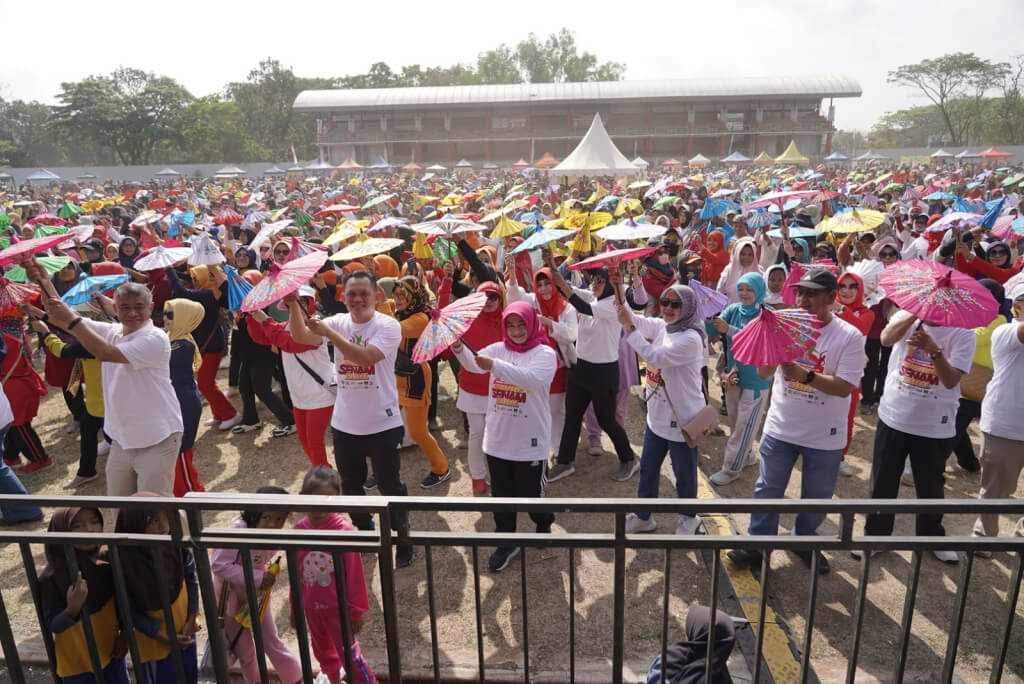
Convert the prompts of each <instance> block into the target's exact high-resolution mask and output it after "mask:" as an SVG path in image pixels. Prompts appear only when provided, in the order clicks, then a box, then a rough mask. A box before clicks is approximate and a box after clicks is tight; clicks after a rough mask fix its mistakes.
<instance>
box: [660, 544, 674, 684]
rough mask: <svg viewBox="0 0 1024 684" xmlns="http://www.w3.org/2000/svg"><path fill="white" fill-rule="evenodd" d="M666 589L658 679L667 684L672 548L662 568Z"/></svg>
mask: <svg viewBox="0 0 1024 684" xmlns="http://www.w3.org/2000/svg"><path fill="white" fill-rule="evenodd" d="M662 582H663V583H664V585H665V591H664V592H663V595H662V598H661V673H660V676H659V679H658V681H659V682H660V684H665V661H666V660H668V604H669V600H670V599H671V596H672V592H671V586H670V585H671V583H672V549H665V569H664V570H662Z"/></svg>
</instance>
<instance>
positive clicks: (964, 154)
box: [956, 149, 981, 159]
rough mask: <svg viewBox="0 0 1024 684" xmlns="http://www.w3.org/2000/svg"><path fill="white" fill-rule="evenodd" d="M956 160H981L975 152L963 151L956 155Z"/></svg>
mask: <svg viewBox="0 0 1024 684" xmlns="http://www.w3.org/2000/svg"><path fill="white" fill-rule="evenodd" d="M956 158H957V159H981V155H980V154H978V153H977V152H971V151H970V150H966V149H965V150H964V151H963V152H960V153H958V154H957V155H956Z"/></svg>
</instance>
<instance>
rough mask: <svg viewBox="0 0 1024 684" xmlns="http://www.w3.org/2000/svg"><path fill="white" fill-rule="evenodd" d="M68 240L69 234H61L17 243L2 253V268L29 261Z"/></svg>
mask: <svg viewBox="0 0 1024 684" xmlns="http://www.w3.org/2000/svg"><path fill="white" fill-rule="evenodd" d="M67 239H68V235H67V233H60V234H59V235H47V236H46V237H37V238H29V239H28V240H22V241H21V242H15V243H14V244H12V245H11V246H10V247H7V248H6V249H4V250H2V251H0V266H6V265H7V264H12V263H14V262H16V261H22V260H24V259H27V258H28V257H30V256H32V255H33V254H38V253H39V252H44V251H46V250H48V249H50V248H51V247H53V246H55V245H57V244H59V243H61V242H64V241H65V240H67Z"/></svg>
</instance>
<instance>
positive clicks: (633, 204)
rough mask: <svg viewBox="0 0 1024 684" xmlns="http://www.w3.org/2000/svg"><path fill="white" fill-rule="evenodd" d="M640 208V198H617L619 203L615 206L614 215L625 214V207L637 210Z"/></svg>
mask: <svg viewBox="0 0 1024 684" xmlns="http://www.w3.org/2000/svg"><path fill="white" fill-rule="evenodd" d="M642 208H643V204H642V203H641V202H640V200H638V199H633V198H629V197H623V198H622V199H620V200H619V205H618V206H617V207H615V215H616V216H623V215H625V213H626V210H627V209H629V210H630V211H639V210H640V209H642Z"/></svg>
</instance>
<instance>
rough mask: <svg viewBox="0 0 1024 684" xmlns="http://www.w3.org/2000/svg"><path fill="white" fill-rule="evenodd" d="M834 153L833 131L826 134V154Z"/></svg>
mask: <svg viewBox="0 0 1024 684" xmlns="http://www.w3.org/2000/svg"><path fill="white" fill-rule="evenodd" d="M830 154H832V131H829V132H828V135H826V136H825V156H826V157H827V156H828V155H830Z"/></svg>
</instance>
